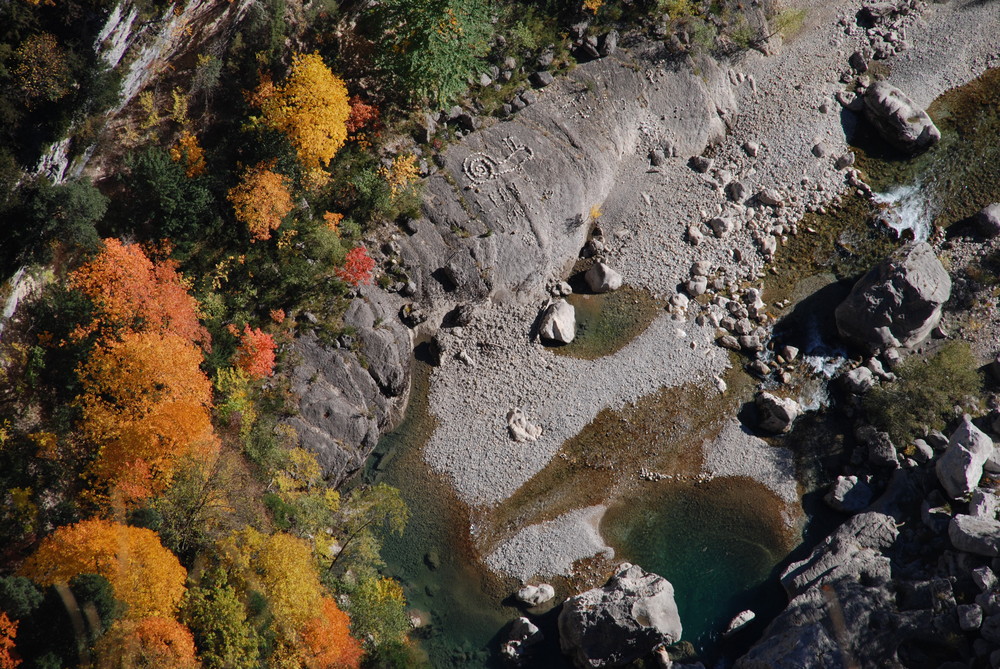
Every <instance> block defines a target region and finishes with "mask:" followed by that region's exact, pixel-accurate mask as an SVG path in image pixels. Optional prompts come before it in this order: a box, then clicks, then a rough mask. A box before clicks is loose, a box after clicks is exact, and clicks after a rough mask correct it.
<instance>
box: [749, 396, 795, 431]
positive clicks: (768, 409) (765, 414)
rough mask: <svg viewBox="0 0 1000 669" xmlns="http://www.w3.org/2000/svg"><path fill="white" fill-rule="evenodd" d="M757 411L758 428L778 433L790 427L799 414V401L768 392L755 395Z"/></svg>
mask: <svg viewBox="0 0 1000 669" xmlns="http://www.w3.org/2000/svg"><path fill="white" fill-rule="evenodd" d="M756 404H757V411H758V413H759V414H760V422H759V425H760V428H761V429H762V430H765V431H767V432H773V433H780V432H788V431H789V430H791V429H792V422H794V421H795V419H796V418H797V417H798V415H799V411H800V407H799V403H798V402H796V401H795V400H793V399H790V398H787V397H777V396H775V395H772V394H771V393H768V392H762V393H760V394H758V395H757V399H756Z"/></svg>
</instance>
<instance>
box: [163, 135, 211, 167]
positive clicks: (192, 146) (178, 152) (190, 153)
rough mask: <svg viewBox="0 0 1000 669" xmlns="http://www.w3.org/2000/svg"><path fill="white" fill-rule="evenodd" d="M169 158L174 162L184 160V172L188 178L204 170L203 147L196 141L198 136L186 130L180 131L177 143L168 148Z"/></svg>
mask: <svg viewBox="0 0 1000 669" xmlns="http://www.w3.org/2000/svg"><path fill="white" fill-rule="evenodd" d="M170 158H171V159H172V160H173V161H174V162H175V163H176V162H178V161H180V160H182V159H183V160H184V174H186V175H187V176H188V178H192V177H196V176H198V175H200V174H203V173H204V172H205V149H203V148H201V145H200V144H199V143H198V136H197V135H195V134H194V133H192V132H189V131H187V130H183V131H181V135H180V137H178V138H177V144H175V145H174V146H173V148H171V149H170Z"/></svg>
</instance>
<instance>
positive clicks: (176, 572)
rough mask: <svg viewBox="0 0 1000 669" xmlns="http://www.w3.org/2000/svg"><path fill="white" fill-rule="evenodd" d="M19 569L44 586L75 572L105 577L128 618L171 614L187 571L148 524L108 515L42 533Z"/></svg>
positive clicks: (72, 575)
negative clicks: (138, 524)
mask: <svg viewBox="0 0 1000 669" xmlns="http://www.w3.org/2000/svg"><path fill="white" fill-rule="evenodd" d="M20 573H21V575H23V576H27V577H28V578H30V579H31V580H33V581H35V582H36V583H38V584H40V585H43V586H50V585H54V584H56V583H68V582H69V581H70V579H72V578H73V577H74V576H79V575H80V574H98V575H100V576H103V577H104V578H106V579H108V582H109V583H110V584H111V589H112V590H113V591H114V595H115V598H116V599H118V600H120V601H122V602H124V603H125V604H126V605H127V606H128V609H127V611H126V616H127V617H128V618H130V619H138V618H145V617H148V616H162V617H166V618H171V617H173V614H174V611H175V610H176V609H177V605H178V603H179V602H180V600H181V597H182V596H183V595H184V581H185V580H186V579H187V572H186V571H185V569H184V567H182V566H181V563H180V562H178V560H177V557H176V556H174V554H173V553H171V552H170V551H169V550H167V549H166V548H164V547H163V544H161V543H160V539H159V537H158V536H157V535H156V533H155V532H153V531H152V530H148V529H146V528H142V527H131V526H128V525H122V524H120V523H114V522H111V521H107V520H100V519H96V518H95V519H93V520H84V521H81V522H79V523H76V524H74V525H64V526H63V527H59V528H57V529H56V531H55V532H53V533H52V534H50V535H49V536H47V537H45V539H43V540H42V542H41V544H39V546H38V549H37V550H36V551H35V552H34V553H33V554H31V555H30V556H29V557H28V559H27V560H25V562H24V564H23V565H22V566H21V571H20Z"/></svg>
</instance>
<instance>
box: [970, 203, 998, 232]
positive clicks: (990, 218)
mask: <svg viewBox="0 0 1000 669" xmlns="http://www.w3.org/2000/svg"><path fill="white" fill-rule="evenodd" d="M975 221H976V227H978V228H979V232H980V234H982V235H983V236H985V237H996V236H997V235H1000V202H995V203H993V204H991V205H989V206H986V207H983V209H982V210H981V211H980V212H979V213H978V214H976V216H975Z"/></svg>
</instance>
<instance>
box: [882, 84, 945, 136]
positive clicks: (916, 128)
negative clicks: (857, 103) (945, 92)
mask: <svg viewBox="0 0 1000 669" xmlns="http://www.w3.org/2000/svg"><path fill="white" fill-rule="evenodd" d="M864 102H865V116H866V117H867V118H868V120H869V121H870V122H871V123H872V125H874V126H875V128H876V129H877V130H878V131H879V134H880V135H882V138H883V139H885V140H886V141H887V142H889V143H890V144H892V145H893V146H895V147H896V148H898V149H900V150H903V151H906V152H909V153H916V152H918V151H922V150H924V149H927V148H930V147H931V146H933V145H934V144H937V142H938V141H940V140H941V132H940V131H939V130H938V129H937V126H935V125H934V121H932V120H931V117H930V116H928V115H927V112H926V111H924V110H923V109H920V108H919V107H917V106H916V105H915V104H914V103H913V101H912V100H910V98H908V97H906V95H905V94H904V93H903V92H902V91H900V90H899V89H898V88H895V87H894V86H891V85H889V84H887V83H886V82H884V81H877V82H875V83H874V84H872V85H871V86H869V87H868V90H866V91H865V95H864Z"/></svg>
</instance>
